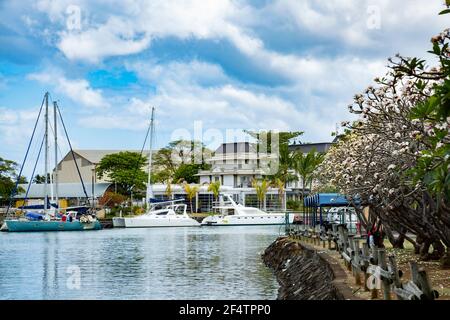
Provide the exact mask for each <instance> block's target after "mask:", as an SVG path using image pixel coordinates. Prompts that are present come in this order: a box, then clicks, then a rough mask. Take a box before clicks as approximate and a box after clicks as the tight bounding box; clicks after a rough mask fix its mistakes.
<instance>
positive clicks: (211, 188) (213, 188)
mask: <svg viewBox="0 0 450 320" xmlns="http://www.w3.org/2000/svg"><path fill="white" fill-rule="evenodd" d="M208 192H212V193H213V196H214V200H215V201H217V198H218V197H219V193H220V181H219V180H217V181H214V182H211V183H210V184H209V185H208Z"/></svg>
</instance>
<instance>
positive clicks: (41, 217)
mask: <svg viewBox="0 0 450 320" xmlns="http://www.w3.org/2000/svg"><path fill="white" fill-rule="evenodd" d="M25 217H26V218H27V219H28V220H32V221H40V220H44V215H43V214H40V213H37V212H27V213H26V214H25Z"/></svg>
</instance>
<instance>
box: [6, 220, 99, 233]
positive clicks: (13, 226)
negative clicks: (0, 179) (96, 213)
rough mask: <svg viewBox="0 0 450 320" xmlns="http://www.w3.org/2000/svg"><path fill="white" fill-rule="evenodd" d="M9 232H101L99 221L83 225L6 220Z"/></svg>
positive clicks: (75, 222) (79, 223) (61, 222)
mask: <svg viewBox="0 0 450 320" xmlns="http://www.w3.org/2000/svg"><path fill="white" fill-rule="evenodd" d="M5 224H6V227H7V231H8V232H36V231H86V230H100V229H101V228H102V227H101V224H100V222H99V221H94V222H92V223H81V222H79V221H72V222H68V221H66V222H63V221H22V220H5Z"/></svg>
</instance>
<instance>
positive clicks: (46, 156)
mask: <svg viewBox="0 0 450 320" xmlns="http://www.w3.org/2000/svg"><path fill="white" fill-rule="evenodd" d="M44 137H45V138H44V139H45V142H44V143H45V146H44V147H45V150H44V151H45V173H44V174H45V185H44V190H45V191H44V212H45V213H47V206H48V175H47V172H48V92H46V93H45V136H44Z"/></svg>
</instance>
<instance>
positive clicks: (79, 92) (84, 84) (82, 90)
mask: <svg viewBox="0 0 450 320" xmlns="http://www.w3.org/2000/svg"><path fill="white" fill-rule="evenodd" d="M27 78H28V79H30V80H36V81H38V82H41V83H44V84H49V85H52V86H54V87H55V90H56V91H57V92H59V93H62V94H64V95H66V96H67V97H69V98H70V99H72V100H73V101H75V102H78V103H80V104H82V105H84V106H86V107H90V108H105V107H108V106H109V103H108V102H107V100H106V99H105V98H104V97H103V95H102V91H101V90H99V89H92V88H91V87H90V84H89V82H88V81H87V80H85V79H68V78H66V77H65V76H64V74H63V73H62V72H61V71H59V70H55V69H53V70H48V71H44V72H40V73H31V74H29V75H28V76H27Z"/></svg>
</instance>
